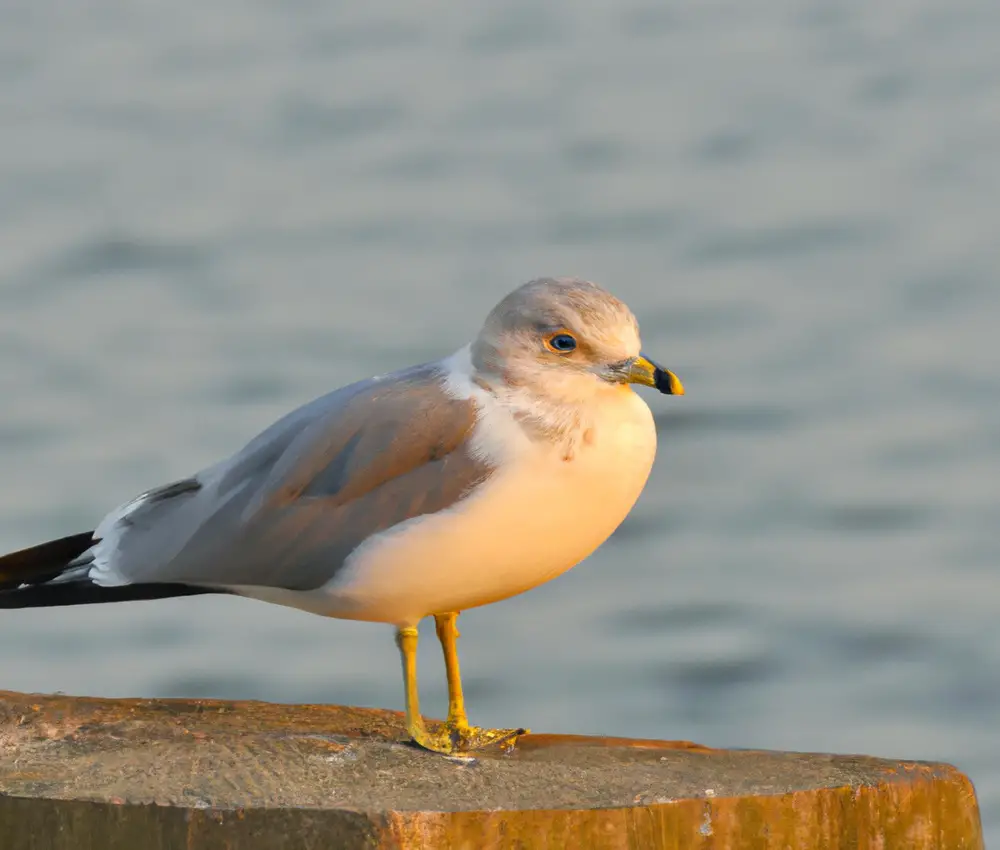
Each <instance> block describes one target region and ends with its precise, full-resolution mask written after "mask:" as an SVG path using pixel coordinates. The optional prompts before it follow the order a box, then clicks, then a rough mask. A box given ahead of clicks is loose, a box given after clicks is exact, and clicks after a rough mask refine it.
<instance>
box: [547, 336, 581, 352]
mask: <svg viewBox="0 0 1000 850" xmlns="http://www.w3.org/2000/svg"><path fill="white" fill-rule="evenodd" d="M549 348H551V349H552V350H553V351H555V352H557V353H558V354H565V353H566V352H568V351H572V350H573V349H574V348H576V339H575V338H574V337H573V336H572V334H556V335H555V336H554V337H552V338H551V339H549Z"/></svg>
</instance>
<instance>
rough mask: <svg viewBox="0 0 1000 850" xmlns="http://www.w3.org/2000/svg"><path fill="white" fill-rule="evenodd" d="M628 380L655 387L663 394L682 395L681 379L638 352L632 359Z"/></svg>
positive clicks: (632, 382)
mask: <svg viewBox="0 0 1000 850" xmlns="http://www.w3.org/2000/svg"><path fill="white" fill-rule="evenodd" d="M628 380H629V383H630V384H642V385H643V386H645V387H655V388H656V389H658V390H659V391H660V392H661V393H664V394H665V395H684V384H682V383H681V379H680V378H678V377H677V376H676V375H675V374H674V373H673V372H670V371H668V370H667V369H664V368H663V367H662V366H660V365H659V364H658V363H656V362H655V361H654V360H650V359H649V358H648V357H646V355H645V354H640V355H639V356H638V357H636V358H635V360H634V361H632V366H631V367H630V369H629V373H628Z"/></svg>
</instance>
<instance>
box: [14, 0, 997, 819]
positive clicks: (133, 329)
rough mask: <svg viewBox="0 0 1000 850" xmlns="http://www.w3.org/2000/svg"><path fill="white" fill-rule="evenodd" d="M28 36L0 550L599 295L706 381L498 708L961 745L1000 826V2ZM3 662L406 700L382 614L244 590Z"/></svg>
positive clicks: (97, 626) (554, 589)
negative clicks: (544, 313)
mask: <svg viewBox="0 0 1000 850" xmlns="http://www.w3.org/2000/svg"><path fill="white" fill-rule="evenodd" d="M0 14H2V16H3V25H2V26H0V110H2V114H3V115H4V122H3V124H4V129H3V137H2V141H0V249H2V250H0V398H2V399H3V400H4V401H3V412H2V415H0V469H2V471H3V486H2V487H0V548H2V549H4V550H8V549H14V548H17V547H20V546H24V545H29V544H31V543H34V542H37V541H40V540H43V539H46V538H48V537H51V536H56V535H62V534H66V533H70V532H75V531H78V530H84V529H89V528H91V527H93V524H94V522H95V521H96V520H97V519H99V518H100V516H101V515H102V514H103V513H104V511H105V510H107V509H109V508H110V507H112V506H114V505H115V504H118V503H119V502H121V501H123V500H124V499H126V498H128V497H130V496H131V495H133V494H134V493H136V492H138V491H140V490H142V489H144V488H146V487H148V486H151V485H155V484H158V483H162V482H164V481H168V480H173V479H175V478H178V477H180V476H183V475H185V474H188V473H189V472H191V471H193V470H195V469H197V468H199V467H200V466H202V465H204V464H207V463H209V462H212V461H214V460H215V459H217V458H219V457H221V456H223V455H225V454H227V453H229V452H230V451H231V450H233V449H235V448H236V447H238V446H239V445H241V444H242V443H243V441H245V440H246V439H247V438H249V437H250V436H252V435H253V434H254V433H256V432H257V431H258V430H260V429H261V428H263V427H264V426H265V425H267V424H269V423H270V422H271V421H272V420H273V419H274V418H276V417H277V416H279V415H280V414H281V413H283V412H284V411H286V410H287V409H289V408H291V407H292V406H294V405H296V404H298V403H300V402H303V401H305V400H307V399H309V398H312V397H314V396H316V395H318V394H320V393H322V392H325V391H326V390H327V389H329V388H332V387H334V386H337V385H339V384H341V383H344V382H347V381H349V380H351V379H354V378H357V377H362V376H366V375H368V374H372V373H375V372H379V371H385V370H388V369H391V368H395V367H398V366H402V365H406V364H409V363H412V362H416V361H419V360H423V359H428V358H431V357H436V356H439V355H440V354H443V353H446V352H448V351H450V350H452V349H454V348H457V347H458V346H459V345H460V344H462V343H463V342H464V341H465V340H467V339H468V338H469V337H470V336H471V335H472V334H473V333H474V332H475V331H476V329H477V326H478V323H479V321H480V320H481V318H482V316H483V314H484V313H485V311H486V310H487V309H488V308H489V306H491V305H492V303H493V302H494V301H496V300H497V299H498V298H499V297H500V295H502V294H503V293H504V292H506V291H507V290H508V289H510V288H512V287H513V286H514V285H516V284H518V283H520V282H521V281H523V280H526V279H528V278H530V277H534V276H537V275H541V274H579V275H583V276H586V277H590V278H593V279H596V280H599V281H601V282H603V283H605V284H606V285H607V286H608V287H610V288H611V289H613V290H614V291H615V292H616V293H618V294H619V295H621V296H622V297H623V298H625V299H626V300H627V301H628V302H629V303H630V304H631V305H632V306H633V308H634V309H635V311H636V312H637V313H638V315H639V317H640V320H641V322H642V325H643V329H644V340H645V344H646V347H647V348H648V350H649V351H650V352H651V353H652V354H653V355H654V356H657V357H658V358H659V359H661V360H663V361H664V362H665V363H666V364H667V365H669V366H670V367H671V368H672V369H674V370H675V371H676V372H677V373H678V374H679V375H680V376H681V377H682V378H683V380H684V382H685V384H686V385H687V387H688V392H689V395H688V396H686V397H685V398H683V399H669V398H661V397H650V399H649V400H650V402H651V404H652V406H653V407H654V409H655V411H656V415H657V420H658V422H659V425H660V432H661V433H660V437H661V451H660V455H659V459H658V462H657V465H656V467H655V469H654V472H653V475H652V478H651V480H650V483H649V486H648V488H647V490H646V492H645V494H644V496H643V498H642V499H641V501H640V503H639V505H638V506H637V508H636V509H635V511H634V513H633V515H632V516H631V517H630V519H629V520H628V521H627V522H626V523H625V525H624V526H623V527H622V528H621V530H620V532H619V533H618V534H616V535H615V537H614V538H613V539H612V540H611V541H610V542H609V543H608V544H607V545H606V546H605V547H604V548H603V549H601V550H600V551H599V552H598V553H597V554H596V555H594V556H593V557H592V558H590V559H589V560H588V561H587V562H586V563H584V564H583V565H581V566H580V567H578V568H577V569H575V570H573V571H572V572H570V573H569V574H567V575H566V576H564V577H562V578H560V579H558V580H556V581H554V582H552V583H551V584H549V585H546V586H544V587H542V588H539V589H538V590H536V591H533V592H532V593H529V594H527V595H524V596H521V597H519V598H516V599H514V600H511V601H508V602H505V603H502V604H499V605H496V606H492V607H489V608H486V609H482V610H479V611H475V612H472V613H469V614H467V615H465V616H463V618H462V621H463V622H462V631H463V635H464V637H463V641H462V657H463V661H464V664H465V670H466V677H467V686H468V696H469V700H470V708H471V711H472V713H473V719H474V720H475V721H478V722H481V723H486V724H496V725H512V724H525V725H530V726H532V727H533V728H534V729H536V730H553V731H563V732H581V733H605V734H612V735H637V736H657V737H672V738H686V739H693V740H696V741H700V742H703V743H706V744H712V745H718V746H726V745H735V746H743V747H769V748H789V749H804V750H833V751H840V752H868V753H873V754H878V755H884V756H898V757H906V758H927V759H943V760H947V761H950V762H953V763H955V764H957V765H959V766H960V767H961V768H962V769H963V770H965V771H967V772H968V773H969V774H970V775H971V777H972V778H973V780H974V781H975V783H976V786H977V789H978V792H979V795H980V800H981V803H982V806H983V813H984V818H985V821H986V826H987V831H988V833H992V835H993V836H997V835H1000V738H998V736H997V735H996V716H997V706H998V703H1000V630H998V629H997V625H996V624H997V622H998V618H1000V592H998V591H1000V579H998V573H997V569H998V567H997V565H998V563H1000V542H998V537H997V534H996V528H997V518H998V515H1000V486H998V483H997V482H998V480H1000V438H998V436H997V435H998V433H1000V402H998V398H1000V394H998V389H1000V387H998V381H997V378H996V368H997V365H998V364H1000V357H998V344H997V334H998V321H1000V286H998V284H997V282H996V280H995V276H996V270H997V268H1000V239H998V238H997V226H996V221H997V218H996V199H997V197H998V192H1000V166H998V165H997V159H996V151H997V150H998V149H1000V112H998V111H997V109H996V108H995V107H996V103H997V102H998V100H1000V53H998V51H997V50H996V43H997V39H998V37H1000V6H998V5H997V4H996V3H994V2H992V0H950V2H945V0H937V2H930V0H924V2H913V3H909V4H905V5H904V4H880V5H873V4H866V3H861V2H856V1H855V2H845V3H840V4H837V5H836V6H832V5H831V4H827V3H822V2H814V3H802V2H799V0H796V1H795V2H792V0H787V2H783V1H782V0H767V2H762V3H757V4H754V5H753V7H752V8H751V7H749V6H746V5H745V4H739V3H735V2H730V3H709V4H704V3H699V4H689V5H688V6H687V7H684V8H670V9H667V8H665V7H664V6H663V5H662V4H659V3H653V2H646V3H643V2H639V0H632V1H631V2H619V3H610V2H608V3H604V4H589V5H588V6H587V8H584V7H583V6H581V5H579V4H575V3H570V2H567V0H563V2H557V3H549V4H547V5H546V6H545V7H544V9H539V8H537V7H536V6H535V5H534V4H520V3H511V4H504V5H503V6H502V7H491V8H485V7H484V8H479V9H474V8H470V7H461V9H459V8H458V7H455V6H454V5H452V4H437V5H436V6H429V5H427V4H424V5H421V7H420V9H419V10H418V9H417V8H416V7H415V6H413V5H411V4H405V3H395V4H380V6H379V8H378V9H374V8H368V7H367V6H365V7H362V6H359V5H357V4H331V3H315V2H306V0H303V2H299V3H294V4H289V3H277V2H271V3H265V2H261V3H257V4H252V5H247V4H237V3H225V2H221V3H216V4H213V5H212V6H211V7H206V6H204V5H203V4H189V3H181V4H177V3H175V4H172V5H169V6H163V5H156V4H153V5H150V4H134V3H133V4H119V3H112V2H94V3H89V4H86V6H81V7H72V8H71V7H67V6H66V5H65V4H55V3H52V2H36V3H34V4H31V5H23V4H22V5H20V6H8V7H6V8H5V9H4V10H3V12H2V13H0ZM427 637H428V638H430V633H428V634H427ZM0 647H2V649H0V669H2V671H3V672H2V686H3V687H6V688H12V689H19V690H26V691H33V690H37V691H53V690H63V691H67V692H70V693H81V694H84V693H86V694H109V695H162V696H168V695H169V696H188V697H198V696H215V697H259V698H264V699H273V700H284V701H297V700H328V701H336V702H343V703H354V704H362V705H376V706H386V707H391V708H401V705H402V693H401V685H400V681H399V674H398V669H397V658H396V651H395V648H394V647H393V644H392V640H391V634H390V632H389V630H388V629H386V628H385V627H380V626H373V625H362V624H352V623H341V622H326V621H323V620H321V619H320V618H317V617H310V616H308V615H304V614H300V613H297V612H294V611H288V610H283V609H279V608H277V607H271V606H264V605H260V604H257V603H253V602H247V601H243V600H237V599H224V598H194V599H183V600H175V601H167V602H160V603H144V604H134V605H122V606H102V607H94V608H79V609H66V610H49V611H46V610H36V611H8V612H3V617H2V618H0ZM421 663H422V684H423V688H424V698H425V701H426V702H427V704H428V708H429V709H430V710H431V711H437V712H440V711H442V710H443V709H444V697H443V674H442V671H441V666H440V663H439V661H438V656H437V650H436V647H435V646H434V645H433V641H432V640H430V639H428V640H425V641H424V645H423V648H422V654H421Z"/></svg>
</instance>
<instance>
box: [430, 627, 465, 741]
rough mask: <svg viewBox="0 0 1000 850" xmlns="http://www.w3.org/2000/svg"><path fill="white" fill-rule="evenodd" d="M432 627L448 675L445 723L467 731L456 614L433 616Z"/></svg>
mask: <svg viewBox="0 0 1000 850" xmlns="http://www.w3.org/2000/svg"><path fill="white" fill-rule="evenodd" d="M434 626H435V627H436V629H437V636H438V640H439V641H440V642H441V650H442V652H444V669H445V672H446V673H447V674H448V720H447V723H448V725H449V726H454V727H457V728H462V729H468V728H469V718H468V716H467V715H466V713H465V697H464V696H463V695H462V671H461V670H460V669H459V666H458V639H459V638H460V637H461V636H462V633H461V632H460V631H459V630H458V612H457V611H454V612H452V613H450V614H435V615H434Z"/></svg>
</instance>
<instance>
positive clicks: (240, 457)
mask: <svg viewBox="0 0 1000 850" xmlns="http://www.w3.org/2000/svg"><path fill="white" fill-rule="evenodd" d="M442 378H443V375H442V373H441V370H440V367H439V366H438V365H437V364H428V365H425V366H418V367H414V368H413V369H409V370H406V371H404V372H398V373H395V374H393V375H390V376H387V377H385V378H381V379H371V380H368V381H362V382H361V383H358V384H353V385H351V386H348V387H344V388H343V389H340V390H336V391H335V392H333V393H330V394H329V395H327V396H324V397H322V398H319V399H317V400H315V401H314V402H312V403H310V404H308V405H306V406H305V407H302V408H299V409H298V410H296V411H295V412H293V413H291V414H289V415H288V416H286V417H285V418H284V419H282V420H280V421H279V422H277V423H275V424H274V425H272V426H271V427H270V428H269V429H267V430H266V431H264V432H263V433H262V434H261V435H260V436H258V437H257V438H255V439H254V440H253V441H251V442H250V443H249V444H248V445H247V446H246V447H245V448H244V449H243V450H242V451H240V452H239V453H237V454H236V455H234V456H233V457H231V458H230V459H229V460H227V461H224V462H223V463H221V464H218V465H217V466H214V467H211V468H209V469H207V470H205V471H203V472H202V473H199V474H198V475H197V476H195V477H193V478H191V479H188V480H185V481H181V482H177V483H175V484H171V485H168V486H167V487H164V488H160V489H159V490H153V491H150V492H149V493H146V494H144V495H143V496H140V497H139V498H138V499H136V500H134V501H133V502H132V503H130V504H129V505H126V506H125V507H124V508H122V509H121V510H120V511H118V512H116V513H115V514H112V515H111V516H109V517H108V519H106V520H105V521H104V522H103V523H102V524H101V527H99V528H98V531H97V532H96V535H95V536H97V537H100V538H103V539H102V542H101V543H100V544H98V546H97V547H96V548H95V550H94V555H95V571H94V572H93V573H92V575H93V577H94V578H95V580H97V581H98V582H100V583H122V582H124V583H130V584H131V583H140V582H182V583H185V584H195V585H199V584H201V585H256V586H264V587H281V588H287V589H290V590H308V589H312V588H316V587H319V586H320V585H322V584H323V583H324V582H326V581H327V580H329V579H330V578H331V577H332V576H333V575H334V574H335V573H336V572H337V570H338V569H340V567H341V566H342V565H343V563H344V561H345V560H346V558H347V556H348V555H349V554H350V553H351V552H352V551H353V550H354V549H355V548H357V546H358V545H360V544H361V543H362V542H364V541H365V540H366V539H367V538H368V537H369V536H371V535H372V534H375V533H377V532H379V531H384V530H385V529H387V528H390V527H392V526H393V525H396V524H397V523H400V522H403V521H404V520H407V519H410V518H411V517H415V516H420V515H422V514H428V513H434V512H436V511H439V510H442V509H444V508H446V507H448V506H449V505H452V504H454V503H455V502H456V501H458V500H459V499H461V498H462V497H463V496H464V495H466V494H467V493H468V492H469V491H470V490H471V489H472V488H474V487H475V486H476V485H477V484H478V483H480V482H482V481H483V480H485V479H486V478H487V477H488V476H489V474H490V473H491V472H492V469H491V468H490V467H489V466H487V465H486V464H485V463H483V462H482V461H481V460H479V459H477V458H475V457H474V456H473V455H472V454H471V453H470V451H469V446H468V439H469V436H470V433H471V431H472V428H473V426H474V425H475V421H476V408H475V405H474V403H473V402H471V401H463V400H459V399H455V398H452V397H451V396H449V395H448V394H446V393H445V391H444V389H443V386H442ZM102 547H107V548H106V550H105V551H104V552H102V551H101V550H102ZM102 580H103V581H102Z"/></svg>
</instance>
